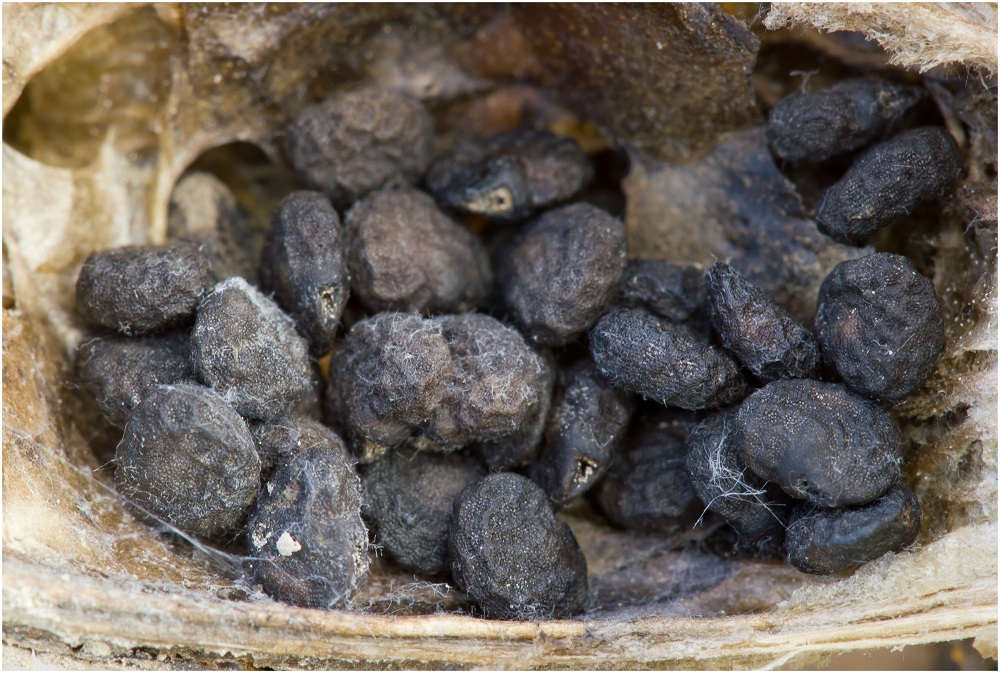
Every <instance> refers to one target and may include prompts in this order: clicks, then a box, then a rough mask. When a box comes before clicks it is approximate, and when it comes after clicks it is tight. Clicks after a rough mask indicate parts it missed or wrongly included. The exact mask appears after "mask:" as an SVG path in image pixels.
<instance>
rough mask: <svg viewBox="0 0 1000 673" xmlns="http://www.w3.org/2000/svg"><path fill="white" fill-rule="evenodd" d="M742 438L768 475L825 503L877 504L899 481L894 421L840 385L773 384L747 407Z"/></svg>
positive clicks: (753, 464) (748, 456)
mask: <svg viewBox="0 0 1000 673" xmlns="http://www.w3.org/2000/svg"><path fill="white" fill-rule="evenodd" d="M734 442H735V443H736V447H737V449H738V451H739V452H740V457H741V458H742V459H743V462H744V464H745V465H746V466H747V467H749V468H750V469H751V470H753V471H754V472H755V473H756V474H757V476H759V477H760V478H761V479H764V480H766V481H773V482H775V483H777V484H778V485H779V486H781V488H782V489H784V491H785V492H786V493H788V495H790V496H792V497H793V498H801V499H804V500H809V501H810V502H813V503H816V504H817V505H821V506H823V507H843V506H845V505H862V504H865V503H868V502H871V501H873V500H875V499H876V498H878V497H879V496H881V495H882V494H883V493H885V492H886V491H887V490H888V489H889V488H890V487H891V486H892V485H893V484H894V483H895V482H896V481H897V480H898V479H899V463H900V461H901V460H902V455H901V452H900V451H901V446H902V440H901V439H900V436H899V431H898V430H897V429H896V426H895V424H894V423H893V422H892V419H891V418H889V415H888V414H887V413H885V411H883V410H882V407H880V406H878V405H877V404H875V403H874V402H872V401H871V400H868V399H865V398H863V397H861V396H859V395H855V394H854V393H852V392H850V391H849V390H848V389H847V388H845V387H844V386H842V385H840V384H837V383H820V382H819V381H810V380H808V379H786V380H781V381H775V382H773V383H769V384H768V385H766V386H764V387H763V388H761V389H760V390H758V391H757V392H755V393H754V394H752V395H750V397H748V398H746V399H745V400H743V403H742V404H741V405H740V410H739V414H738V415H737V418H736V436H735V438H734Z"/></svg>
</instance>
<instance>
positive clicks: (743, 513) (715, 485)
mask: <svg viewBox="0 0 1000 673" xmlns="http://www.w3.org/2000/svg"><path fill="white" fill-rule="evenodd" d="M736 413H737V410H736V409H729V410H725V411H720V412H718V413H716V414H712V415H711V416H709V417H708V418H706V419H705V420H703V421H702V422H701V423H699V424H698V425H696V426H694V427H693V428H692V429H691V433H690V435H689V436H688V440H687V447H688V450H687V471H688V475H690V477H691V484H692V485H693V486H694V490H695V491H696V492H697V494H698V498H699V499H701V501H702V502H703V503H704V504H705V507H706V509H708V510H710V511H712V512H715V513H716V514H718V515H719V516H720V517H722V518H723V519H724V520H725V521H726V523H728V524H729V525H730V526H732V527H733V529H734V530H735V531H736V532H737V533H739V534H740V535H741V536H742V537H744V538H748V539H751V540H753V539H758V538H760V537H762V536H765V535H778V534H780V532H781V529H782V526H783V525H784V522H785V521H786V520H787V519H788V498H787V497H786V496H785V495H784V493H783V492H782V491H781V489H779V488H777V487H776V486H775V485H773V484H765V483H764V481H763V480H762V479H760V478H759V477H758V476H757V475H756V474H754V473H753V472H752V471H751V470H749V469H747V467H746V465H745V464H744V463H743V459H742V458H741V457H740V453H739V451H738V450H737V448H736V442H735V441H734V439H735V432H736Z"/></svg>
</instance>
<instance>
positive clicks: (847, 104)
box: [767, 77, 926, 164]
mask: <svg viewBox="0 0 1000 673" xmlns="http://www.w3.org/2000/svg"><path fill="white" fill-rule="evenodd" d="M925 96H926V93H925V92H924V90H923V89H920V88H918V87H914V86H906V85H904V84H896V83H895V82H889V81H886V80H884V79H878V78H875V77H864V78H860V77H859V78H854V79H847V80H844V81H842V82H838V83H837V84H834V85H833V86H831V87H830V88H828V89H823V90H821V91H814V92H811V93H796V94H792V95H790V96H786V97H785V98H783V99H782V100H781V101H779V102H778V103H777V104H776V105H775V106H774V107H773V108H772V109H771V112H770V114H769V115H768V121H767V139H768V142H769V144H770V145H771V149H772V150H773V151H774V153H775V155H777V156H778V158H779V159H781V160H783V161H787V162H789V163H793V164H795V163H800V162H810V163H813V162H821V161H826V160H828V159H833V158H835V157H839V156H844V155H847V154H850V153H852V152H856V151H857V150H859V149H861V148H863V147H865V146H866V145H868V144H870V143H872V142H875V141H876V140H880V139H881V138H883V137H885V136H886V135H889V134H891V133H893V132H895V131H896V129H897V128H898V127H899V125H900V123H901V122H902V121H903V120H904V119H905V118H906V115H907V113H908V112H909V111H910V110H911V109H912V108H913V106H914V105H916V104H917V103H919V102H920V101H921V100H923V99H924V98H925Z"/></svg>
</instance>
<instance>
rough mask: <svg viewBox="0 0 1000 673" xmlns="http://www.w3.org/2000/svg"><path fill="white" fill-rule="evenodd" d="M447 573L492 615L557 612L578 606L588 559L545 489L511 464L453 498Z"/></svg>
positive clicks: (543, 615)
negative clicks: (511, 470)
mask: <svg viewBox="0 0 1000 673" xmlns="http://www.w3.org/2000/svg"><path fill="white" fill-rule="evenodd" d="M448 548H449V553H450V555H451V574H452V577H453V578H454V580H455V583H456V584H457V585H458V586H459V588H461V589H462V590H463V591H465V592H466V593H467V594H468V595H469V598H471V599H472V600H473V601H474V602H475V603H476V604H477V605H478V606H479V608H480V609H481V610H482V612H483V615H484V616H485V617H488V618H491V619H547V618H548V619H557V618H561V617H569V616H571V615H574V614H577V613H579V612H581V611H582V610H583V608H584V605H585V603H586V600H587V561H586V559H584V557H583V552H582V551H581V550H580V546H579V545H578V544H577V541H576V538H575V537H574V536H573V532H572V531H571V530H570V528H569V526H567V525H566V524H565V523H564V522H562V521H560V520H559V519H558V518H556V515H555V512H554V511H553V510H552V505H551V504H550V503H549V499H548V498H547V497H546V496H545V492H544V491H543V490H542V489H541V488H539V487H538V486H536V485H535V483H534V482H532V481H531V480H530V479H526V478H525V477H522V476H519V475H516V474H512V473H509V472H504V473H497V474H491V475H489V476H488V477H485V478H483V479H481V480H479V481H478V482H476V483H475V484H473V485H472V486H469V487H468V488H466V489H465V491H463V492H462V494H461V495H460V496H459V497H458V499H457V500H456V501H455V511H454V518H453V520H452V524H451V529H450V532H449V536H448Z"/></svg>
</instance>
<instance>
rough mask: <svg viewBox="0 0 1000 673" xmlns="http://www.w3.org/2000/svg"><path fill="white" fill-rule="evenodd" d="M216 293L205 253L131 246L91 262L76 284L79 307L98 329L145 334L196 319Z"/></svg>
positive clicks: (180, 246) (182, 247) (181, 246)
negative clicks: (203, 300) (203, 304)
mask: <svg viewBox="0 0 1000 673" xmlns="http://www.w3.org/2000/svg"><path fill="white" fill-rule="evenodd" d="M211 288H212V273H211V266H210V265H209V262H208V258H207V257H206V256H205V254H204V253H203V251H202V250H201V249H200V248H199V247H197V246H195V245H193V244H191V243H186V242H181V243H175V244H173V245H171V246H169V247H163V248H153V247H148V246H139V245H130V246H125V247H122V248H112V249H110V250H101V251H99V252H95V253H93V254H91V255H90V256H89V257H88V258H87V260H86V261H85V262H84V263H83V268H81V269H80V275H79V277H78V278H77V281H76V307H77V309H78V310H79V311H80V315H82V316H83V317H84V319H86V320H87V321H88V322H90V323H92V324H94V325H100V326H102V327H108V328H110V329H115V330H118V331H120V332H123V333H125V334H141V333H143V332H153V331H156V330H161V329H165V328H168V327H171V326H174V325H177V324H178V323H181V322H184V321H185V320H187V319H189V318H191V316H193V315H194V311H195V307H197V305H198V301H199V300H200V299H201V298H202V296H204V295H205V293H207V292H208V291H209V290H210V289H211Z"/></svg>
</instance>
